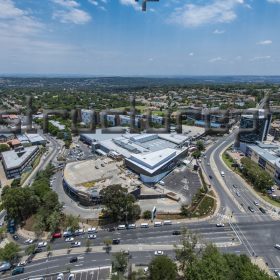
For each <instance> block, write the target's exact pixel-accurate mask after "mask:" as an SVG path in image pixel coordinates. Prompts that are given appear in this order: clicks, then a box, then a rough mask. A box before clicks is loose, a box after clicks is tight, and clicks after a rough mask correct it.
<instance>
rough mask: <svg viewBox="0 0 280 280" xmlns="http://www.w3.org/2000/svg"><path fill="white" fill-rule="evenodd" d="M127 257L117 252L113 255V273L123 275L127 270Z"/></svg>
mask: <svg viewBox="0 0 280 280" xmlns="http://www.w3.org/2000/svg"><path fill="white" fill-rule="evenodd" d="M127 265H128V256H127V255H126V254H125V253H124V252H117V253H115V254H114V255H113V260H112V269H113V272H117V273H118V274H121V275H123V274H124V273H125V272H126V270H127Z"/></svg>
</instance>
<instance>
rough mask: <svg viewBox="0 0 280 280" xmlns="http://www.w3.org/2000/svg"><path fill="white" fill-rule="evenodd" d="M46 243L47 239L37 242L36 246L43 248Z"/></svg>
mask: <svg viewBox="0 0 280 280" xmlns="http://www.w3.org/2000/svg"><path fill="white" fill-rule="evenodd" d="M47 244H48V242H47V241H42V242H39V243H38V248H43V247H46V246H47Z"/></svg>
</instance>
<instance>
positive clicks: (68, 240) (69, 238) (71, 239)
mask: <svg viewBox="0 0 280 280" xmlns="http://www.w3.org/2000/svg"><path fill="white" fill-rule="evenodd" d="M65 241H66V242H71V241H74V237H68V238H65Z"/></svg>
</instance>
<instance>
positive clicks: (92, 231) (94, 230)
mask: <svg viewBox="0 0 280 280" xmlns="http://www.w3.org/2000/svg"><path fill="white" fill-rule="evenodd" d="M87 232H88V233H96V232H97V230H96V228H95V227H92V228H88V230H87Z"/></svg>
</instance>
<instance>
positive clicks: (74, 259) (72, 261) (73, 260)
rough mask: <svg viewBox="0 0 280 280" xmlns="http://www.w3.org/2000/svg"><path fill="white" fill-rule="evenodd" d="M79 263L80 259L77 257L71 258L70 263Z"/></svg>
mask: <svg viewBox="0 0 280 280" xmlns="http://www.w3.org/2000/svg"><path fill="white" fill-rule="evenodd" d="M77 261H78V258H77V257H72V258H70V260H69V262H70V263H74V262H77Z"/></svg>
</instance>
